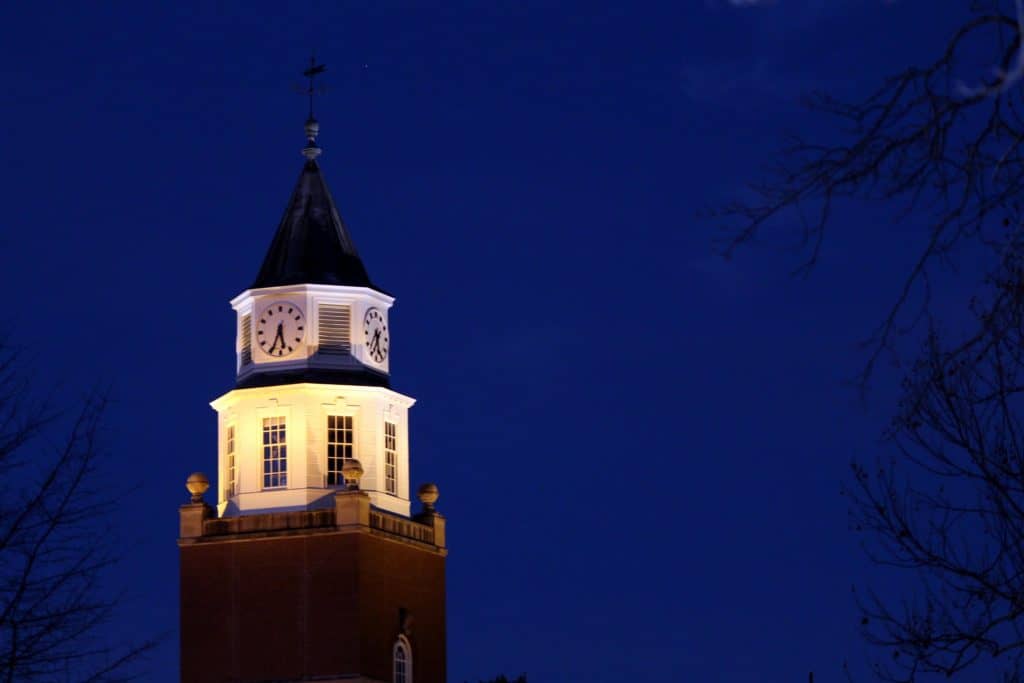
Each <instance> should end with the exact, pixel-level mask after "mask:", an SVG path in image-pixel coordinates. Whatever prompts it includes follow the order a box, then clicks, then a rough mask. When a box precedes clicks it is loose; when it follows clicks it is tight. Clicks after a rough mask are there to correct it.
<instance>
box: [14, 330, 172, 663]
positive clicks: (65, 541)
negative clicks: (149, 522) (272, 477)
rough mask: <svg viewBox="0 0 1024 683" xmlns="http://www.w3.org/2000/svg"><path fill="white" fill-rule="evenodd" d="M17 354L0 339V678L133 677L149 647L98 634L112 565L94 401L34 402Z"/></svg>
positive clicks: (100, 405) (99, 408) (111, 602)
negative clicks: (59, 408) (62, 407)
mask: <svg viewBox="0 0 1024 683" xmlns="http://www.w3.org/2000/svg"><path fill="white" fill-rule="evenodd" d="M34 396H35V387H34V386H33V377H32V374H31V373H30V372H29V370H28V369H27V368H25V367H23V364H22V358H21V357H20V355H19V354H18V353H17V352H16V351H14V350H13V349H12V348H11V347H10V345H9V344H6V343H3V342H0V680H4V681H8V682H12V681H42V682H49V681H54V682H56V681H61V682H62V683H63V682H72V681H73V682H81V683H84V682H90V683H93V682H95V683H100V682H107V681H125V680H130V679H132V678H133V677H134V676H133V675H132V673H131V668H132V665H133V664H134V663H135V662H136V660H137V659H138V658H139V657H140V655H141V654H142V653H144V652H145V651H146V650H147V649H149V648H150V647H151V646H152V643H151V642H140V643H137V644H128V645H124V644H119V645H111V644H110V643H108V642H107V640H106V639H105V638H104V637H103V636H102V633H101V632H102V629H103V627H104V624H105V623H106V622H107V621H108V620H109V619H110V617H111V615H112V612H113V610H114V607H115V604H116V599H115V598H114V597H111V596H110V595H108V594H107V593H106V592H105V590H104V587H103V583H102V579H103V576H104V572H105V570H107V569H108V568H109V567H110V566H111V564H112V563H113V562H114V560H115V557H116V556H115V554H114V552H113V548H112V541H111V538H112V537H111V536H110V534H109V532H108V529H107V526H106V523H107V522H108V521H109V515H110V514H111V513H112V512H113V509H114V508H113V501H111V500H110V499H109V498H107V497H106V496H105V495H104V493H103V492H102V491H101V490H99V484H101V483H102V482H100V481H97V475H98V470H97V464H98V461H99V460H100V458H101V457H102V454H103V451H102V448H101V446H100V443H99V435H100V434H99V433H100V426H101V421H102V417H103V412H104V408H105V400H104V399H103V398H102V397H101V396H90V397H87V398H85V399H84V400H83V401H81V402H80V403H79V404H78V406H77V407H76V409H75V410H74V411H73V412H72V413H71V414H70V415H62V414H60V413H58V412H56V411H54V410H52V409H50V407H49V405H48V403H47V402H46V401H39V400H36V399H35V398H34Z"/></svg>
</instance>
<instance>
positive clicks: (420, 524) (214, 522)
mask: <svg viewBox="0 0 1024 683" xmlns="http://www.w3.org/2000/svg"><path fill="white" fill-rule="evenodd" d="M180 516H181V535H180V538H179V539H178V544H179V545H192V544H196V543H208V542H225V541H232V540H243V539H253V538H260V537H277V536H288V535H294V534H309V533H353V532H356V533H359V532H362V533H372V534H375V535H379V536H384V537H387V538H390V539H392V540H397V541H402V542H407V543H414V544H416V545H421V546H429V547H430V548H432V549H434V550H435V551H436V552H439V553H440V554H442V555H446V554H447V549H446V545H445V519H444V517H443V516H441V515H440V514H438V513H436V512H433V511H431V512H425V513H423V514H420V515H417V516H416V517H415V518H408V517H403V516H402V515H397V514H395V513H393V512H388V511H386V510H381V509H379V508H375V507H373V506H372V505H371V504H370V497H369V496H368V495H367V494H366V493H363V492H362V491H339V492H338V493H336V494H335V496H334V507H332V508H321V509H318V510H295V511H289V512H267V513H260V514H249V515H239V516H237V517H219V518H218V517H215V516H214V513H213V510H212V508H210V506H208V505H205V504H203V503H198V504H197V503H193V504H190V505H182V506H181V508H180Z"/></svg>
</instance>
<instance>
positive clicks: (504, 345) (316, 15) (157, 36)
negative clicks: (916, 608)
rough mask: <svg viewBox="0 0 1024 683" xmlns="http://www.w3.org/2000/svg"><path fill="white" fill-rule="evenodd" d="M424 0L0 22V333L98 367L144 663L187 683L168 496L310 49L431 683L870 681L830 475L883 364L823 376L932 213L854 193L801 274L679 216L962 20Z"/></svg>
mask: <svg viewBox="0 0 1024 683" xmlns="http://www.w3.org/2000/svg"><path fill="white" fill-rule="evenodd" d="M433 4H434V3H410V4H398V3H335V2H324V3H316V2H313V3H310V2H300V3H291V4H290V5H289V6H288V7H287V8H285V7H284V5H283V3H202V4H198V3H196V4H191V5H187V4H185V3H174V4H163V5H157V4H156V3H128V2H124V3H118V4H108V5H106V6H105V7H103V8H100V7H99V6H98V4H96V3H80V4H72V3H66V4H61V5H56V6H55V5H50V4H46V3H20V5H21V6H20V7H14V6H12V5H13V3H11V4H8V5H7V6H5V8H4V9H3V10H0V56H2V60H0V64H2V66H0V70H2V74H3V84H4V86H3V88H2V90H0V98H2V107H3V108H2V111H3V114H2V117H3V118H2V120H3V124H4V125H2V126H0V149H2V150H3V163H2V165H0V197H2V198H3V224H2V228H0V273H2V278H3V280H2V283H3V286H4V288H5V290H6V292H5V296H4V305H3V313H2V318H3V321H4V323H5V324H6V325H7V326H8V327H9V328H10V329H11V330H12V332H13V335H14V337H15V339H17V340H18V341H19V342H21V343H22V344H24V345H27V346H29V347H30V348H31V349H32V350H33V355H34V356H35V358H36V359H37V363H38V366H39V369H40V373H39V377H40V380H41V382H59V383H60V386H61V387H62V388H61V391H60V392H59V393H58V396H59V398H60V400H66V401H68V402H72V403H73V402H74V401H75V400H76V398H77V397H78V396H80V395H81V393H82V391H83V390H84V389H86V388H88V387H90V386H92V385H94V384H96V383H101V384H104V383H108V382H109V383H110V384H112V386H113V387H114V396H115V399H116V403H115V405H114V407H113V409H112V411H111V413H110V416H109V418H110V419H109V427H110V434H109V445H110V447H111V451H112V455H111V458H112V467H113V468H114V469H115V470H116V471H117V472H118V476H117V477H115V478H113V479H112V480H111V481H112V482H113V485H114V486H116V487H119V488H124V489H125V491H126V493H125V501H124V504H123V508H122V509H123V514H122V515H121V516H120V517H119V518H118V519H117V520H116V526H117V531H118V533H119V534H120V536H121V537H122V538H123V539H124V543H125V549H126V553H127V558H126V561H125V562H124V563H123V565H122V566H120V567H118V569H117V571H116V574H115V576H114V581H115V583H116V584H117V585H118V586H119V587H121V588H123V589H124V590H125V591H126V592H127V594H128V595H129V596H131V598H132V599H131V600H130V601H129V602H127V603H126V604H125V605H124V610H123V612H122V614H121V616H120V618H119V621H118V623H117V626H118V628H119V629H120V630H122V632H123V633H125V634H134V633H140V632H146V631H152V632H158V633H159V632H166V633H168V634H169V635H168V636H167V639H166V640H165V642H164V644H163V646H162V647H161V648H160V649H159V651H158V652H157V654H156V655H155V656H154V658H153V660H152V662H151V664H152V668H153V674H152V676H151V677H150V680H153V681H158V682H169V681H175V680H177V640H176V638H177V634H176V629H177V599H178V596H177V590H178V586H177V549H176V546H175V538H176V534H177V506H178V505H179V504H180V503H182V502H184V501H185V500H186V494H185V490H184V481H185V477H186V476H187V475H188V473H189V472H191V471H193V470H204V471H206V472H208V473H211V474H213V473H214V472H215V464H216V441H215V420H214V413H213V411H212V410H211V409H210V408H209V406H208V402H209V401H210V400H212V399H213V398H215V397H217V396H218V395H220V394H221V393H223V392H225V391H227V390H228V389H230V388H231V386H232V383H233V379H234V376H233V373H234V338H233V335H234V325H235V318H234V314H233V313H232V311H231V309H230V307H229V306H228V303H227V302H228V300H229V299H230V298H232V297H233V296H235V295H236V294H238V293H239V292H240V291H242V290H243V289H244V288H245V287H247V286H248V285H249V283H250V282H251V281H252V279H253V277H254V276H255V273H256V270H257V268H258V267H259V264H260V262H261V259H262V257H263V254H264V252H265V250H266V248H267V246H268V244H269V241H270V238H271V236H272V234H273V230H274V228H275V227H276V225H277V222H278V220H279V218H280V215H281V212H282V211H283V209H284V204H285V201H286V200H287V198H288V196H289V193H290V191H291V189H292V187H293V184H294V182H295V180H296V178H297V175H298V173H299V170H300V167H301V162H302V159H301V157H300V155H299V149H300V148H301V147H302V145H303V143H304V140H303V137H302V122H303V119H304V117H305V113H306V112H305V104H304V102H303V101H302V99H301V98H300V97H298V96H297V95H295V94H294V93H293V91H292V87H293V84H296V83H298V82H299V80H300V79H299V78H298V72H299V71H300V70H301V68H302V67H303V64H304V63H305V61H306V60H307V59H308V55H309V51H310V49H311V48H316V50H317V52H318V55H320V56H321V57H322V59H323V60H324V61H326V63H327V64H328V69H329V70H328V74H327V79H326V80H327V83H328V84H329V86H330V88H331V91H330V93H329V95H328V96H326V97H324V98H322V101H321V103H320V104H319V105H318V111H317V115H318V118H319V119H320V121H321V126H322V132H321V136H320V144H321V145H322V146H323V148H324V150H325V152H324V155H323V157H322V160H321V161H322V168H323V169H324V173H325V175H326V178H327V181H328V183H329V184H330V186H331V188H332V191H333V194H334V196H335V198H336V200H337V201H338V204H339V206H340V208H341V211H342V214H343V215H344V217H345V219H346V222H347V224H348V226H349V228H350V229H351V232H352V235H353V237H354V239H355V241H356V243H357V245H358V247H359V249H360V251H361V253H362V256H363V258H364V261H365V263H366V265H367V268H368V270H369V271H370V274H371V276H372V277H373V279H374V281H375V282H378V283H379V284H380V285H381V286H382V287H384V288H386V289H387V290H389V291H391V292H393V293H394V294H395V295H396V296H397V303H396V305H395V308H394V309H393V310H392V318H391V328H392V377H393V384H394V386H395V388H396V389H398V390H399V391H402V392H403V393H407V394H409V395H411V396H414V397H416V398H417V399H418V400H419V403H418V404H417V405H416V407H415V408H414V409H413V411H412V413H411V419H412V432H411V460H412V469H413V481H414V482H421V481H426V480H431V481H436V482H437V483H438V485H439V486H440V489H441V499H440V501H439V508H440V510H441V511H442V512H444V513H445V514H446V515H447V516H448V518H449V530H450V531H449V534H450V536H449V538H450V546H451V554H450V556H449V565H448V566H449V575H448V607H449V613H448V625H449V672H450V680H452V681H453V682H461V681H463V680H465V679H472V680H476V678H477V677H484V676H486V675H493V674H496V673H498V672H501V671H504V672H507V673H510V674H512V673H518V672H521V671H525V672H528V673H529V675H530V680H531V683H543V682H545V681H584V680H585V681H594V682H605V681H607V682H609V683H611V682H613V681H614V682H617V681H623V680H631V681H643V682H651V683H654V682H662V681H665V682H667V681H677V680H681V679H682V678H684V677H685V678H687V679H690V680H704V681H736V682H739V681H744V682H746V681H751V682H752V681H765V682H772V683H778V682H782V681H803V680H806V676H807V672H808V671H809V670H814V671H816V672H817V673H818V679H817V680H821V681H830V680H839V675H840V666H841V664H842V662H843V660H844V659H849V660H850V661H851V663H853V665H854V668H860V666H861V665H860V662H861V661H862V660H863V657H864V647H863V645H862V644H861V643H860V641H859V639H858V636H857V613H856V609H855V607H854V604H853V601H852V598H851V594H850V587H851V585H853V584H855V583H862V582H863V581H864V580H865V579H867V578H868V577H869V576H871V575H872V574H876V573H877V572H875V571H873V570H870V569H869V567H868V564H867V562H866V561H865V560H864V559H863V557H862V554H861V552H860V550H859V549H858V546H857V542H858V541H857V539H856V538H855V537H854V536H853V535H852V534H850V533H849V532H848V530H847V524H846V507H845V503H844V500H843V498H842V497H841V496H840V495H839V490H840V486H841V483H842V481H843V480H844V478H845V477H846V473H847V467H848V463H849V461H850V459H851V458H853V457H858V456H859V457H870V456H872V455H873V454H874V453H876V452H878V449H877V439H878V435H879V433H880V430H881V428H882V426H883V425H884V423H885V417H886V414H887V411H888V409H889V408H890V406H891V402H892V400H893V398H894V395H893V393H892V391H891V385H892V384H893V381H894V380H895V378H896V377H895V375H894V374H893V371H892V369H891V368H888V367H884V368H883V373H882V376H881V377H880V381H879V388H878V389H876V391H875V392H874V393H873V394H872V395H871V397H870V401H869V402H868V404H867V405H866V406H862V405H861V404H859V403H858V399H857V395H856V393H855V392H854V391H853V390H852V389H851V388H850V387H849V386H847V385H846V384H845V382H846V380H848V379H849V378H850V377H851V376H852V375H853V374H854V373H855V372H856V371H857V370H858V369H859V368H860V367H861V365H862V363H863V362H864V360H865V356H864V355H863V353H862V352H861V351H860V350H859V349H858V345H857V342H858V341H859V340H861V339H862V338H863V337H865V336H866V335H867V333H868V332H869V331H870V330H871V328H872V326H873V325H874V324H875V323H876V322H878V321H879V320H880V318H881V316H882V315H883V314H884V312H885V310H886V306H887V305H888V304H889V303H890V302H891V301H892V297H893V296H894V294H895V292H896V288H897V286H898V284H899V282H900V280H899V277H900V275H901V273H902V272H903V269H904V268H905V267H906V264H907V262H908V259H909V258H910V257H911V256H912V255H913V253H914V252H913V249H914V245H915V243H916V242H915V236H916V235H917V234H919V233H918V232H916V231H917V230H918V229H919V226H918V225H916V224H915V223H914V222H913V221H910V222H909V223H907V224H905V225H903V226H901V227H899V228H893V227H891V226H890V225H888V224H887V223H886V222H885V217H886V215H887V214H886V213H885V212H884V211H883V210H882V208H881V207H861V206H853V205H851V206H848V207H844V208H843V211H842V212H841V214H840V215H839V216H838V217H837V220H836V225H835V227H836V230H835V231H834V232H833V233H831V235H830V238H829V240H828V241H827V243H826V245H825V251H824V255H823V261H822V265H821V267H820V269H819V270H817V271H816V272H815V273H814V274H813V276H812V277H811V278H810V279H809V280H799V279H793V278H791V277H790V276H789V275H788V273H789V271H790V270H791V268H792V267H793V266H794V265H796V263H797V259H796V257H795V256H794V255H793V254H792V253H791V252H788V251H786V250H785V249H784V248H782V247H781V245H780V243H779V242H777V241H771V240H769V241H767V242H766V243H765V244H764V245H761V246H756V247H754V248H752V249H750V250H746V251H743V252H741V253H740V255H739V257H738V258H737V259H735V260H733V261H730V262H726V261H723V260H722V259H720V258H719V257H718V256H716V255H715V253H714V250H713V248H712V240H713V238H714V227H713V224H711V223H709V222H707V221H702V220H699V219H698V213H699V212H700V210H701V209H703V208H706V207H708V206H711V205H715V204H718V203H721V202H723V201H726V200H728V199H731V198H734V197H736V196H738V195H741V194H742V192H743V191H744V190H743V187H744V184H745V183H746V182H747V181H749V180H752V179H755V178H757V177H758V176H759V169H761V168H763V167H764V166H766V165H768V164H769V163H770V162H771V161H772V153H773V150H775V149H777V147H778V146H779V144H780V136H781V134H782V133H783V132H784V131H786V130H802V131H804V132H805V133H808V134H811V135H814V134H816V133H817V132H822V133H823V134H826V135H827V134H828V133H827V131H828V130H829V129H828V127H827V126H825V125H823V123H822V122H821V120H820V119H816V118H814V117H811V116H808V115H807V114H805V113H804V112H803V111H802V110H801V109H800V108H799V98H800V95H801V94H802V93H804V92H806V91H808V90H811V89H824V90H827V91H829V92H832V93H835V94H838V95H842V96H851V97H855V96H857V95H859V94H863V93H864V92H865V91H866V90H867V89H869V88H870V87H871V86H873V85H874V84H875V83H877V82H878V81H879V80H880V78H882V77H883V76H884V75H886V74H888V73H890V72H892V71H894V70H895V69H897V68H900V67H902V66H904V65H907V64H909V63H912V62H914V63H923V62H925V61H926V60H928V59H929V58H931V56H933V55H934V53H935V52H936V50H937V48H938V46H939V45H940V44H941V42H942V41H943V40H944V39H945V37H946V36H947V35H948V33H949V31H950V29H951V28H952V27H954V26H955V25H956V23H957V21H959V20H960V19H961V18H962V17H963V16H964V15H963V12H964V10H963V8H962V7H960V5H961V4H962V3H952V2H950V3H946V2H941V3H936V2H933V1H932V0H901V1H899V2H883V1H882V0H859V1H853V0H849V1H847V0H802V1H801V0H778V2H776V3H774V4H770V5H768V6H763V7H745V8H740V7H734V6H732V4H731V3H729V2H725V1H718V0H706V1H704V0H686V1H684V2H664V3H649V4H634V3H620V4H618V5H606V4H603V3H596V2H587V3H568V2H566V3H514V4H513V3H500V5H502V6H508V8H503V9H496V7H498V6H499V3H465V4H463V3H452V2H445V3H443V5H444V7H445V9H438V8H436V7H432V6H431V5H433ZM437 4H439V5H440V4H442V3H437ZM943 296H947V297H948V302H947V303H948V306H949V307H950V308H951V309H956V308H957V307H960V306H962V304H963V298H964V296H963V294H962V292H960V291H958V290H956V289H955V288H953V289H951V290H950V291H949V292H947V293H945V294H943ZM133 487H136V488H133ZM879 580H880V581H881V583H880V584H879V585H881V586H882V587H883V589H886V586H890V587H891V586H892V584H889V583H886V581H888V579H886V578H885V576H884V575H881V578H880V579H879Z"/></svg>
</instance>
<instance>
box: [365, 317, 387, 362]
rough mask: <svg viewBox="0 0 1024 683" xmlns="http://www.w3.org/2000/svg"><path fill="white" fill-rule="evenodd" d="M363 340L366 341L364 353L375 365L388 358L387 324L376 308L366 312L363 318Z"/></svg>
mask: <svg viewBox="0 0 1024 683" xmlns="http://www.w3.org/2000/svg"><path fill="white" fill-rule="evenodd" d="M363 338H364V339H365V340H366V353H367V355H369V357H370V358H372V359H373V361H374V362H375V363H383V362H384V359H385V358H387V357H388V347H389V341H390V340H389V339H388V324H387V322H385V320H384V314H383V313H381V311H380V309H378V308H371V309H369V310H368V311H366V315H365V316H364V317H363Z"/></svg>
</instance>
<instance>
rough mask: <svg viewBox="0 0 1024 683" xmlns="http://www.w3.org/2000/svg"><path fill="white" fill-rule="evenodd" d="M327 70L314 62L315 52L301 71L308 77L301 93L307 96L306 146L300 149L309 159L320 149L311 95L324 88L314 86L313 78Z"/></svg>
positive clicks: (314, 156) (318, 130)
mask: <svg viewBox="0 0 1024 683" xmlns="http://www.w3.org/2000/svg"><path fill="white" fill-rule="evenodd" d="M324 71H327V66H326V65H325V64H317V63H316V53H314V54H313V55H312V56H311V57H310V58H309V68H308V69H306V70H305V71H303V72H302V75H303V76H305V77H306V78H308V79H309V85H308V86H307V87H306V89H305V90H303V91H302V94H304V95H307V96H309V118H307V119H306V125H305V131H306V146H305V147H304V148H303V150H302V156H304V157H306V159H308V160H309V161H313V160H314V159H316V158H317V157H318V156H320V153H321V151H322V150H321V149H320V147H319V146H318V145H317V144H316V136H317V135H318V134H319V133H320V123H319V122H318V121H317V120H316V117H314V116H313V96H314V95H317V94H322V93H323V92H324V88H323V87H320V88H317V87H316V83H315V80H314V79H316V77H317V76H319V75H320V74H322V73H323V72H324Z"/></svg>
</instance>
